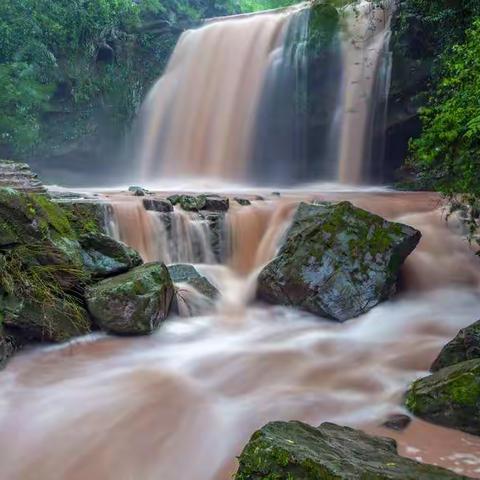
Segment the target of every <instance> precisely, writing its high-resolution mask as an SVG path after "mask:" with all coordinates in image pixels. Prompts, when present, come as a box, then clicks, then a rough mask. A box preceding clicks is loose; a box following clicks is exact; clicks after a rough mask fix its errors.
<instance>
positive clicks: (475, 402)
mask: <svg viewBox="0 0 480 480" xmlns="http://www.w3.org/2000/svg"><path fill="white" fill-rule="evenodd" d="M405 404H406V406H407V408H408V409H409V410H410V411H411V412H413V413H414V414H415V415H417V416H419V417H421V418H424V419H425V420H429V421H432V422H434V423H437V424H440V425H444V426H447V427H452V428H458V429H460V430H464V431H466V432H469V433H473V434H476V435H478V434H480V410H479V408H478V406H479V405H480V359H474V360H468V361H465V362H461V363H458V364H456V365H453V366H451V367H446V368H443V369H441V370H439V371H438V372H436V373H434V374H433V375H430V376H429V377H425V378H422V379H419V380H417V381H416V382H414V383H413V384H412V386H411V387H410V389H409V391H408V393H407V395H406V399H405Z"/></svg>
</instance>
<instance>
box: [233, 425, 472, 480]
mask: <svg viewBox="0 0 480 480" xmlns="http://www.w3.org/2000/svg"><path fill="white" fill-rule="evenodd" d="M239 461H240V466H239V469H238V472H237V474H236V476H235V480H260V479H272V480H273V479H275V480H293V479H295V480H333V479H335V480H364V479H375V480H415V479H420V478H421V479H422V480H454V479H466V478H467V477H464V476H461V475H457V474H455V473H453V472H449V471H448V470H444V469H443V468H440V467H435V466H432V465H426V464H423V463H418V462H416V461H414V460H410V459H407V458H403V457H401V456H399V455H398V453H397V446H396V443H395V441H394V440H391V439H388V438H380V437H373V436H370V435H367V434H365V433H363V432H361V431H359V430H353V429H352V428H348V427H340V426H338V425H334V424H332V423H324V424H322V425H321V426H320V427H318V428H315V427H312V426H310V425H307V424H305V423H301V422H272V423H269V424H267V425H265V426H264V427H263V428H262V429H260V430H258V431H257V432H255V433H254V434H253V436H252V438H251V439H250V441H249V443H248V444H247V446H246V447H245V449H244V450H243V452H242V454H241V456H240V458H239Z"/></svg>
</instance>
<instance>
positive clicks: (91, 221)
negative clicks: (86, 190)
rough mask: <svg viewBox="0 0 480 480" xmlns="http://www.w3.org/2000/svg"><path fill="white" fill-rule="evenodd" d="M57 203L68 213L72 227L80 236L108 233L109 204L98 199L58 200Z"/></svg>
mask: <svg viewBox="0 0 480 480" xmlns="http://www.w3.org/2000/svg"><path fill="white" fill-rule="evenodd" d="M56 203H57V204H58V205H59V206H60V207H61V208H62V209H63V210H64V211H65V212H66V213H67V216H68V219H69V221H70V225H71V226H72V228H73V229H74V230H75V232H76V233H77V234H78V235H83V234H85V233H107V229H108V226H107V219H108V217H109V215H110V210H111V206H110V204H109V203H107V202H105V201H102V200H97V199H85V198H82V199H78V200H77V199H70V200H68V199H63V200H60V199H57V200H56Z"/></svg>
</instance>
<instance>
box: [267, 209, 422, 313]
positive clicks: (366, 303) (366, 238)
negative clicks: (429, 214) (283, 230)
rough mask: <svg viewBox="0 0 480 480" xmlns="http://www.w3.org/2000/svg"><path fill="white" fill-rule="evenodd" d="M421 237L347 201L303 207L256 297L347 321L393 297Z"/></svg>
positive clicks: (298, 212)
mask: <svg viewBox="0 0 480 480" xmlns="http://www.w3.org/2000/svg"><path fill="white" fill-rule="evenodd" d="M420 237H421V235H420V232H418V231H417V230H415V229H414V228H412V227H409V226H407V225H402V224H399V223H391V222H388V221H386V220H384V219H383V218H381V217H378V216H377V215H373V214H371V213H369V212H366V211H364V210H361V209H359V208H356V207H354V206H353V205H352V204H351V203H349V202H341V203H337V204H329V203H324V204H320V205H313V204H306V203H301V204H300V206H299V207H298V210H297V212H296V214H295V217H294V219H293V223H292V225H291V227H290V229H289V230H288V232H287V234H286V238H285V241H284V242H283V244H282V246H281V248H280V251H279V252H278V255H277V256H276V257H275V258H274V259H273V260H272V261H271V262H270V263H269V264H268V265H267V266H266V267H265V268H264V269H263V270H262V271H261V273H260V275H259V278H258V297H259V298H260V299H262V300H265V301H268V302H271V303H274V304H280V305H288V306H294V307H300V308H302V309H304V310H306V311H308V312H311V313H314V314H317V315H320V316H322V317H326V318H330V319H333V320H338V321H345V320H348V319H350V318H353V317H356V316H358V315H361V314H362V313H365V312H367V311H368V310H370V309H371V308H373V307H374V306H375V305H377V304H378V303H380V302H382V301H384V300H386V299H388V298H390V297H391V295H392V294H393V293H394V292H395V289H396V283H397V279H398V275H399V272H400V267H401V265H402V263H403V262H404V260H405V259H406V257H407V256H408V255H409V254H410V253H411V252H412V251H413V250H414V248H415V247H416V245H417V243H418V242H419V240H420Z"/></svg>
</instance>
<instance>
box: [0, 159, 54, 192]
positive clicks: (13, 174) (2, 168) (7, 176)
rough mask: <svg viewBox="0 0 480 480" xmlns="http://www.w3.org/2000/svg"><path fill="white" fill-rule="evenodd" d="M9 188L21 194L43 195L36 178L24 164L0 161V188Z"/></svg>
mask: <svg viewBox="0 0 480 480" xmlns="http://www.w3.org/2000/svg"><path fill="white" fill-rule="evenodd" d="M2 187H9V188H14V189H15V190H19V191H22V192H29V193H45V192H46V191H47V189H46V188H45V187H44V186H43V184H42V182H40V180H39V179H38V176H37V175H36V174H35V173H33V172H32V171H31V170H30V167H29V166H28V165H27V164H26V163H18V162H13V161H11V160H0V188H2Z"/></svg>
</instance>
